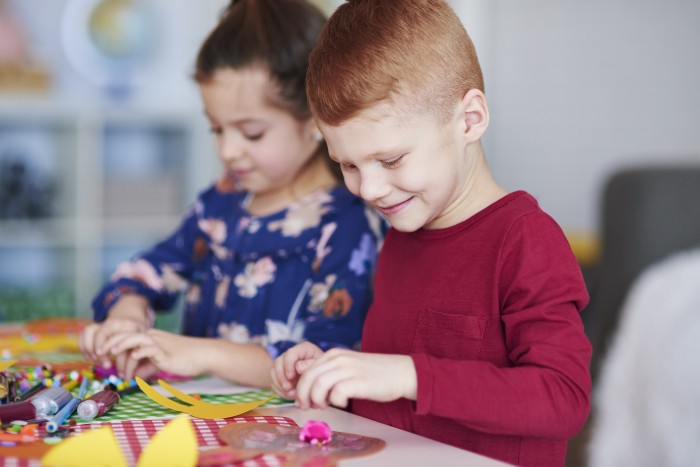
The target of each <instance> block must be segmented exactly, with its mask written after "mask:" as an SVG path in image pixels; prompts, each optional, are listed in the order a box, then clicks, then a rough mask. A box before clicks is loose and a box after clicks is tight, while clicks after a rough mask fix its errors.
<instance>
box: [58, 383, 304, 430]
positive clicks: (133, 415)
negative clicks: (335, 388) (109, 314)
mask: <svg viewBox="0 0 700 467" xmlns="http://www.w3.org/2000/svg"><path fill="white" fill-rule="evenodd" d="M272 394H273V392H272V391H268V390H264V389H259V390H256V391H248V392H241V393H238V394H202V395H201V398H202V401H204V402H209V403H211V404H241V403H245V402H254V401H259V400H260V399H265V398H266V397H270V396H271V395H272ZM172 399H174V400H177V399H176V398H172ZM289 403H290V401H288V400H285V399H282V398H280V397H277V396H275V397H273V398H272V399H270V400H269V401H267V402H265V403H264V404H263V405H261V406H260V407H277V406H280V405H288V404H289ZM178 414H179V412H176V411H175V410H171V409H168V408H167V407H163V406H162V405H160V404H158V403H157V402H154V401H153V400H151V399H150V398H149V397H148V396H147V395H146V394H144V393H142V392H137V393H133V394H129V395H127V396H124V397H123V398H122V400H121V402H119V403H118V404H117V405H115V406H114V407H112V409H111V410H109V411H108V412H107V413H106V414H104V415H102V416H100V417H97V418H95V419H94V420H88V421H83V420H81V419H79V418H78V417H77V415H73V417H71V418H73V419H75V421H76V422H77V423H94V422H112V421H116V420H145V419H149V418H170V417H173V416H175V415H178Z"/></svg>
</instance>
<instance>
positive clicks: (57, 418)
mask: <svg viewBox="0 0 700 467" xmlns="http://www.w3.org/2000/svg"><path fill="white" fill-rule="evenodd" d="M80 402H81V401H80V399H78V398H77V397H74V398H73V399H72V400H71V401H70V402H69V403H67V404H66V405H64V406H63V408H62V409H61V410H59V411H58V413H57V414H56V415H54V416H53V418H52V419H51V420H49V423H47V424H46V431H48V432H49V433H55V432H56V431H57V430H58V427H59V426H61V425H63V422H65V421H66V420H67V419H68V417H70V416H71V414H72V413H73V411H74V410H75V408H76V407H78V404H80Z"/></svg>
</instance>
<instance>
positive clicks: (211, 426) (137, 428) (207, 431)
mask: <svg viewBox="0 0 700 467" xmlns="http://www.w3.org/2000/svg"><path fill="white" fill-rule="evenodd" d="M190 420H191V421H192V425H193V427H194V429H195V432H196V433H197V442H198V444H199V447H200V449H213V448H219V447H221V446H224V445H225V444H224V443H223V442H222V441H220V440H219V438H218V436H217V433H218V432H219V429H220V428H221V427H222V426H224V425H227V424H229V423H250V422H255V423H273V424H275V425H282V426H298V425H297V424H296V423H295V422H294V420H292V419H291V418H287V417H272V416H267V417H245V416H243V417H232V418H226V419H216V420H203V419H199V418H191V419H190ZM170 421H171V420H167V419H153V420H122V421H114V422H97V423H87V424H83V425H77V426H75V427H73V428H72V430H73V431H74V432H75V433H76V434H77V433H81V432H84V431H87V430H92V429H96V428H100V427H103V426H105V425H108V426H111V427H112V430H113V432H114V436H115V438H116V439H117V441H118V442H119V446H120V447H121V449H122V452H123V453H124V456H125V458H126V461H127V462H128V463H129V465H136V462H137V460H138V458H139V456H140V455H141V451H143V449H144V448H145V447H146V445H148V443H149V441H150V439H151V437H152V436H153V435H154V434H155V433H156V432H157V431H159V430H161V429H162V428H163V427H165V425H166V424H167V423H168V422H170ZM39 433H40V434H44V433H45V430H44V426H43V425H42V426H41V427H40V428H39ZM282 461H283V458H281V457H277V456H274V455H263V456H258V457H256V458H254V459H250V460H248V461H245V462H242V463H236V464H231V465H237V466H245V467H254V466H255V467H257V466H279V465H282ZM0 466H2V467H39V466H40V462H39V460H38V459H36V460H34V459H32V460H27V459H18V458H15V457H2V456H0Z"/></svg>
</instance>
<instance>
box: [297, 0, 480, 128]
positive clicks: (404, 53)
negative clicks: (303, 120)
mask: <svg viewBox="0 0 700 467" xmlns="http://www.w3.org/2000/svg"><path fill="white" fill-rule="evenodd" d="M473 88H477V89H480V90H482V91H483V90H484V83H483V77H482V74H481V67H480V66H479V61H478V59H477V56H476V51H475V50H474V46H473V44H472V41H471V39H470V38H469V36H468V35H467V32H466V31H465V29H464V27H463V26H462V23H461V22H460V20H459V18H458V17H457V16H456V15H455V13H454V11H452V9H451V8H450V7H449V5H447V4H446V3H445V2H444V1H441V0H348V2H347V3H345V4H343V5H341V6H340V7H338V9H337V10H336V12H335V13H334V14H333V15H332V16H331V18H330V19H329V20H328V23H327V24H326V26H324V28H323V30H322V31H321V35H320V37H319V40H318V43H317V45H316V48H315V49H314V50H313V52H312V53H311V55H310V57H309V69H308V75H307V88H306V89H307V94H308V97H309V103H310V105H311V110H312V111H313V113H314V115H315V116H316V118H318V119H320V120H321V121H322V122H324V123H326V124H329V125H339V124H341V123H343V122H345V121H346V120H348V119H350V118H352V117H354V116H356V115H357V114H358V113H359V112H361V111H363V110H366V109H369V108H371V107H373V106H375V105H377V104H379V103H381V102H393V103H399V104H402V105H404V104H407V105H408V107H406V109H405V110H407V111H410V112H414V111H419V112H420V111H423V110H426V109H427V110H431V111H433V112H434V113H435V115H437V116H440V117H441V118H449V116H450V115H452V112H453V109H454V105H455V104H456V103H457V102H458V101H459V99H461V98H462V97H463V96H464V94H466V92H467V91H469V90H470V89H473Z"/></svg>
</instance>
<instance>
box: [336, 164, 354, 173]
mask: <svg viewBox="0 0 700 467" xmlns="http://www.w3.org/2000/svg"><path fill="white" fill-rule="evenodd" d="M339 165H340V170H342V171H343V172H352V171H353V170H355V169H356V167H355V166H354V165H353V164H339Z"/></svg>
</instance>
